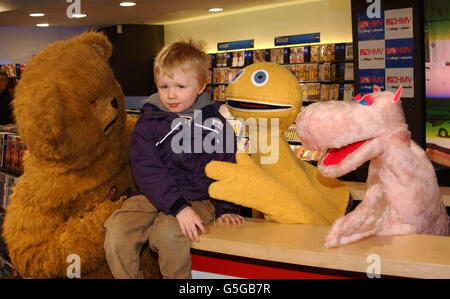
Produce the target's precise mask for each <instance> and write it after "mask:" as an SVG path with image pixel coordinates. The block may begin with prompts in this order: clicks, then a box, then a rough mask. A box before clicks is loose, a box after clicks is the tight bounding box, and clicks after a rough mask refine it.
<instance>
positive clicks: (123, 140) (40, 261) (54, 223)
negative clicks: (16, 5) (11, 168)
mask: <svg viewBox="0 0 450 299" xmlns="http://www.w3.org/2000/svg"><path fill="white" fill-rule="evenodd" d="M111 51H112V46H111V44H110V42H109V41H108V39H107V38H106V37H105V36H104V35H103V34H100V33H95V32H86V33H83V34H81V35H79V36H76V37H73V38H71V39H68V40H64V41H58V42H55V43H53V44H51V45H49V46H48V47H46V48H45V49H43V50H42V51H40V52H39V53H37V54H36V55H35V56H33V57H32V58H31V59H30V60H29V61H28V65H27V70H26V72H25V73H24V75H23V78H22V79H21V81H20V83H19V85H18V88H17V93H16V98H15V100H14V102H13V105H14V114H15V117H16V120H17V127H18V129H19V134H20V135H21V136H22V138H23V141H24V143H25V145H26V146H27V148H28V151H27V152H26V153H25V156H24V173H23V175H22V176H21V177H20V179H19V181H18V183H17V186H16V187H15V188H14V189H13V194H12V195H11V204H10V205H9V206H8V208H7V211H6V216H5V222H4V231H3V237H4V239H5V242H6V244H7V246H8V251H9V255H10V258H11V261H12V263H13V264H14V266H15V267H16V268H17V270H18V272H19V274H20V275H21V276H23V277H30V278H54V277H66V270H67V267H68V266H69V263H68V261H67V257H68V256H69V255H71V254H77V255H78V256H79V257H80V259H81V273H82V278H83V277H86V278H89V277H95V278H108V277H112V276H111V274H110V273H109V271H108V269H107V264H106V260H105V254H104V249H103V242H104V235H105V229H104V227H103V223H104V221H105V220H106V219H107V218H108V217H109V215H110V214H111V213H112V212H113V211H114V210H115V209H117V208H119V207H120V205H121V202H120V201H115V202H113V201H111V200H109V199H107V198H106V197H107V194H108V192H109V190H110V188H111V187H112V186H116V188H117V191H118V194H120V193H122V192H124V191H125V190H126V189H127V188H131V189H134V182H133V179H132V175H131V169H130V165H129V161H128V147H129V143H130V136H131V132H132V130H133V128H134V125H135V122H133V121H131V120H127V117H126V113H125V103H124V96H123V93H122V90H121V88H120V85H119V83H118V82H117V81H116V80H115V78H114V75H113V72H112V70H111V68H110V66H109V64H108V62H107V60H108V58H109V57H110V55H111ZM114 98H115V99H116V101H117V105H118V109H115V108H114V107H113V106H112V105H111V101H112V100H113V99H114ZM94 100H95V101H96V102H95V104H96V106H95V107H94V106H93V102H92V101H94ZM116 117H117V120H116V121H115V123H114V124H113V125H112V126H111V127H110V129H108V130H106V131H104V129H105V128H106V127H107V125H108V124H109V123H111V122H112V121H113V120H114V119H115V118H116ZM146 256H149V255H148V254H147V255H146ZM148 261H150V262H148ZM144 265H152V266H154V265H156V263H155V262H154V260H153V262H152V261H151V259H150V258H149V259H147V262H144ZM105 269H106V270H105ZM147 273H148V271H147ZM154 273H156V271H155V272H154Z"/></svg>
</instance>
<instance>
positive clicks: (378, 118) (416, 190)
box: [297, 87, 449, 247]
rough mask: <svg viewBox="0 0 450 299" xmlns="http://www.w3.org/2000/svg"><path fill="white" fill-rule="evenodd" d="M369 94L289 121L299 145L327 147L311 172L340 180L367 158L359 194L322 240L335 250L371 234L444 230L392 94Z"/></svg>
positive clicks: (423, 160)
mask: <svg viewBox="0 0 450 299" xmlns="http://www.w3.org/2000/svg"><path fill="white" fill-rule="evenodd" d="M374 90H375V92H374V93H372V94H368V95H366V96H364V97H362V98H361V96H360V95H358V96H357V97H355V98H354V99H353V101H352V102H343V101H329V102H322V103H315V104H312V105H310V106H308V107H307V108H306V109H305V111H304V112H302V113H301V115H300V117H299V118H298V120H297V133H298V136H299V137H300V140H301V141H302V143H303V144H304V145H305V146H306V147H308V148H310V149H313V150H318V149H320V150H322V149H326V148H330V150H329V151H328V153H327V155H325V156H324V158H323V159H322V160H321V161H320V162H319V165H318V169H319V171H320V172H321V173H322V175H324V176H326V177H340V176H342V175H345V174H346V173H348V172H350V171H352V170H355V169H356V168H357V167H359V166H361V165H362V164H363V163H364V162H366V161H369V160H370V166H369V174H368V178H367V192H366V194H365V196H364V199H363V201H362V202H361V203H360V204H359V205H358V206H357V207H356V208H355V210H354V211H352V212H351V213H349V214H347V215H345V216H342V217H340V218H338V219H337V220H336V221H335V223H334V224H333V226H332V227H331V230H330V231H329V233H328V235H327V237H326V239H325V247H336V246H341V245H344V244H348V243H351V242H355V241H358V240H361V239H363V238H366V237H368V236H372V235H385V236H386V235H400V234H414V233H417V234H432V235H448V232H449V218H448V214H447V211H446V209H445V206H444V203H443V201H442V197H441V195H440V193H439V187H438V184H437V180H436V176H435V173H434V169H433V166H432V165H431V163H430V161H429V160H428V158H427V157H426V155H425V152H424V151H423V150H422V148H420V147H419V146H418V145H417V144H416V143H415V142H414V141H412V140H410V132H409V131H408V126H407V124H406V123H405V117H404V115H403V110H402V106H401V103H400V102H401V101H400V95H401V91H402V88H401V87H400V88H399V89H398V90H397V92H396V93H395V94H393V93H392V92H381V91H380V89H379V88H378V87H375V88H374Z"/></svg>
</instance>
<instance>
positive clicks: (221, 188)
mask: <svg viewBox="0 0 450 299" xmlns="http://www.w3.org/2000/svg"><path fill="white" fill-rule="evenodd" d="M205 172H206V175H207V176H208V177H210V178H212V179H214V180H217V182H214V183H212V184H211V185H210V186H209V195H210V196H211V197H213V198H217V199H220V200H225V201H229V202H232V203H235V204H238V205H242V206H245V207H249V208H252V209H255V210H258V211H261V212H262V213H264V214H265V216H266V218H268V219H270V220H273V221H277V222H281V223H316V224H329V222H328V221H327V220H326V219H325V218H323V217H322V216H320V215H319V214H317V213H316V212H315V211H314V210H312V209H311V208H310V207H309V206H308V205H307V204H306V203H305V202H303V201H302V200H299V199H298V198H297V197H296V196H295V194H293V193H292V192H291V191H290V190H289V189H288V188H286V187H285V186H283V185H281V184H280V183H278V182H276V181H275V180H274V179H273V178H272V177H270V176H269V175H268V174H266V173H265V171H264V170H263V169H262V168H261V167H260V166H259V165H258V164H256V163H255V162H254V161H253V160H252V158H251V157H250V156H248V155H247V154H242V153H238V154H236V163H228V162H219V161H213V162H210V163H209V164H208V165H207V166H206V168H205Z"/></svg>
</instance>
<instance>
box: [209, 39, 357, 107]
mask: <svg viewBox="0 0 450 299" xmlns="http://www.w3.org/2000/svg"><path fill="white" fill-rule="evenodd" d="M209 55H210V58H211V59H210V70H211V76H210V80H209V82H208V90H209V92H210V93H211V98H212V99H213V100H215V101H221V102H224V101H225V92H226V88H227V86H228V82H230V80H231V78H233V76H234V75H235V74H236V73H237V72H239V71H240V70H241V69H242V68H244V67H246V66H248V65H250V64H253V63H257V62H264V61H267V62H273V63H277V64H280V65H283V66H284V67H286V68H287V69H288V70H289V71H291V72H292V73H293V74H294V75H295V76H296V78H297V80H298V81H299V84H300V87H301V90H302V100H303V105H304V106H306V105H308V104H310V103H312V102H317V101H328V100H350V99H351V98H353V96H354V63H353V47H352V44H349V43H337V44H320V45H308V46H295V47H284V48H272V49H263V50H247V51H234V52H223V53H214V54H209Z"/></svg>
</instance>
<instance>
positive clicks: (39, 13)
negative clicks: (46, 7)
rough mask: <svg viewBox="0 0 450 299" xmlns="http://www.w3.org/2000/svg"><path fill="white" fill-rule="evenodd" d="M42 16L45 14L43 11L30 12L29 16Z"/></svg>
mask: <svg viewBox="0 0 450 299" xmlns="http://www.w3.org/2000/svg"><path fill="white" fill-rule="evenodd" d="M43 16H45V13H42V12H34V13H30V17H43Z"/></svg>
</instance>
